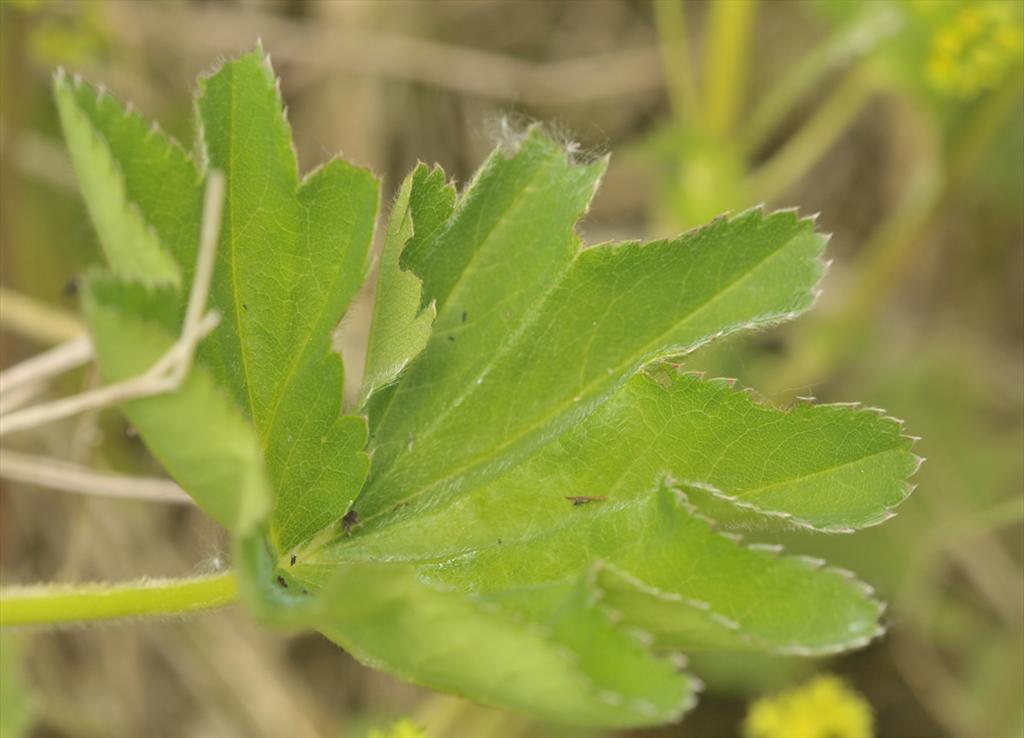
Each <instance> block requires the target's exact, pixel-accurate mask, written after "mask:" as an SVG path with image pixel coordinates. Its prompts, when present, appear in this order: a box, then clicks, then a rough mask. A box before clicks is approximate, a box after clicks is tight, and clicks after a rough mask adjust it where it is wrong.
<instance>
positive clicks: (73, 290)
mask: <svg viewBox="0 0 1024 738" xmlns="http://www.w3.org/2000/svg"><path fill="white" fill-rule="evenodd" d="M62 292H63V293H64V297H74V296H75V295H77V294H78V277H72V278H71V279H69V280H68V281H67V284H65V285H64V289H63V290H62ZM463 320H465V318H463Z"/></svg>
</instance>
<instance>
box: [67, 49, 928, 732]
mask: <svg viewBox="0 0 1024 738" xmlns="http://www.w3.org/2000/svg"><path fill="white" fill-rule="evenodd" d="M56 84H57V95H58V101H59V103H58V104H59V105H60V106H61V108H62V119H63V121H64V125H65V127H66V129H67V130H68V136H69V140H70V143H71V147H72V149H73V151H75V150H77V152H78V153H73V156H74V157H75V158H76V166H78V167H79V169H80V170H81V172H82V177H83V184H84V186H86V187H87V188H88V189H90V190H91V193H90V194H89V195H87V197H86V202H87V205H88V207H89V209H90V213H91V214H92V216H93V219H94V221H95V222H96V225H97V230H98V232H99V233H100V237H101V240H103V241H104V244H105V248H106V250H107V255H108V259H109V261H110V262H111V267H112V270H113V273H114V274H113V275H112V276H93V277H92V278H90V280H89V282H88V285H87V289H86V291H85V300H86V312H87V317H88V320H89V324H90V329H91V330H92V332H93V335H94V339H95V342H96V345H97V350H98V355H99V361H100V366H101V369H102V372H103V375H104V377H105V378H106V379H107V380H108V381H115V380H117V379H119V378H124V377H128V376H133V375H135V374H137V373H139V372H140V371H142V370H144V369H146V368H148V366H149V365H150V364H152V362H153V361H155V359H156V358H157V357H159V356H160V355H161V354H162V353H163V352H164V351H166V349H167V348H168V347H169V346H170V345H171V344H172V342H173V341H174V338H175V336H176V335H177V332H178V331H179V330H180V325H181V320H182V315H183V307H184V305H185V302H186V298H187V296H188V294H189V289H190V288H191V282H192V275H193V272H194V261H195V258H196V242H197V240H198V234H199V227H200V219H201V204H202V190H203V178H204V177H203V173H204V172H205V171H206V170H207V169H208V168H211V167H212V168H216V169H219V170H222V171H223V172H225V174H226V178H227V196H226V204H225V211H224V218H223V227H222V230H221V234H220V242H219V246H218V251H217V263H216V269H215V274H214V279H213V285H212V292H211V297H210V307H211V308H213V309H216V310H217V311H218V312H219V314H220V316H221V323H220V325H219V326H218V328H217V329H216V330H215V331H214V332H213V333H212V334H211V335H210V336H209V337H208V338H207V339H205V340H204V341H203V342H202V343H201V344H200V348H199V352H198V357H197V361H196V363H195V366H194V368H193V370H192V372H191V374H190V375H189V377H188V379H187V381H186V383H185V385H184V386H183V387H182V388H181V389H180V390H179V391H177V392H175V393H170V394H166V395H163V396H159V397H153V398H148V399H144V400H137V401H134V402H131V403H128V404H126V406H125V412H126V413H127V414H128V416H129V417H130V418H132V420H133V422H135V423H136V425H137V426H138V427H139V430H140V432H141V434H142V436H143V438H144V439H145V440H146V442H147V445H148V446H149V447H150V448H151V449H152V450H153V452H154V454H155V455H156V456H157V457H158V458H159V459H160V460H161V461H162V462H163V463H164V464H165V465H166V466H167V468H168V470H169V471H170V472H171V473H172V475H173V476H174V477H175V478H176V479H178V480H179V481H180V482H181V483H182V485H183V486H184V487H185V488H186V489H188V490H189V491H190V492H191V493H192V494H193V495H194V496H195V497H196V499H197V500H198V501H199V503H200V504H201V505H202V506H203V507H204V509H206V510H208V511H209V512H210V514H211V515H212V516H213V517H215V518H216V519H217V520H219V521H220V522H222V523H223V524H224V525H225V526H227V527H228V528H230V529H231V530H232V531H233V533H234V534H235V544H236V545H235V552H236V563H237V565H238V567H239V569H240V572H241V574H242V576H241V578H240V587H241V591H242V593H243V597H244V599H245V601H246V602H247V604H248V605H249V606H250V608H251V610H252V612H254V613H255V614H256V615H258V616H260V617H261V618H263V619H265V620H266V621H267V622H270V623H274V624H279V625H283V626H286V627H303V628H315V629H318V630H320V631H322V632H324V633H325V634H327V635H328V636H329V637H331V638H332V639H334V640H336V641H338V642H339V643H341V644H343V645H344V646H345V647H346V648H347V649H348V650H350V651H351V652H352V653H353V654H354V655H356V656H357V657H358V658H360V659H361V660H363V661H364V662H366V663H370V664H373V665H376V666H380V667H382V668H385V669H387V670H389V671H391V672H393V673H395V674H397V675H399V676H402V677H404V678H408V679H411V680H414V681H417V682H419V683H422V684H425V685H428V686H432V687H434V688H437V689H444V690H450V691H454V692H459V693H462V694H466V695H468V696H471V697H473V698H474V699H478V700H481V701H484V702H487V703H490V704H495V705H500V706H504V707H509V708H514V709H523V710H528V711H531V712H534V713H536V714H539V715H542V716H544V717H546V718H548V719H551V720H554V721H558V722H573V723H580V724H587V725H603V726H636V725H645V724H652V723H658V722H665V721H667V720H672V719H675V718H676V717H677V716H678V715H679V714H680V712H681V711H683V710H685V709H686V708H687V707H688V706H690V705H691V704H692V703H693V692H694V690H695V683H696V680H695V679H694V678H692V677H689V676H686V675H684V674H681V673H679V671H678V662H677V660H675V659H673V658H670V657H669V658H666V657H665V656H666V654H665V651H672V650H675V649H686V650H690V651H697V650H707V649H712V650H715V649H718V650H734V651H747V652H763V653H782V654H801V655H818V654H830V653H835V652H838V651H842V650H845V649H849V648H854V647H857V646H860V645H863V644H865V643H867V642H868V641H869V640H870V639H871V638H872V637H874V636H876V635H877V634H878V633H879V632H880V627H879V625H878V618H879V615H880V612H881V606H880V604H879V603H878V602H876V601H875V599H874V598H873V596H872V593H871V590H870V588H869V587H867V585H864V584H862V583H860V582H858V581H856V580H855V579H854V577H853V575H852V574H851V573H849V572H846V571H844V570H840V569H834V568H828V567H825V566H824V565H823V562H820V561H818V560H815V559H809V558H806V557H799V556H786V555H783V554H782V553H780V552H779V551H778V550H777V548H776V547H774V546H771V545H764V544H756V543H755V544H744V543H742V542H741V541H740V540H739V537H738V536H736V535H734V534H733V533H730V532H728V530H729V529H730V528H733V527H742V528H754V527H763V528H766V529H769V530H770V531H771V532H772V533H775V532H777V531H778V530H779V529H780V528H785V527H790V526H798V527H802V528H805V529H811V530H815V531H849V530H853V529H855V528H859V527H863V526H867V525H873V524H875V523H878V522H881V521H882V520H884V519H885V518H886V517H888V516H890V515H891V514H892V512H891V511H892V508H894V507H895V506H896V505H897V504H899V502H900V501H902V499H903V498H904V497H905V496H906V494H907V492H908V490H909V488H908V486H907V484H906V481H905V480H906V477H908V476H909V475H910V474H912V473H913V471H914V470H915V468H916V466H917V464H918V459H917V457H915V456H914V455H913V454H912V453H911V451H910V445H911V439H909V438H907V437H904V436H903V435H902V431H901V428H900V424H899V423H898V422H897V421H894V420H892V419H891V418H886V417H882V416H881V415H880V414H879V413H877V412H874V411H871V410H863V409H858V408H854V407H848V406H817V407H814V406H810V405H800V406H797V407H795V408H792V409H790V410H779V409H776V408H773V407H770V406H768V405H767V404H765V403H763V402H759V401H757V400H756V399H755V398H753V397H751V396H750V395H749V394H748V393H744V392H738V391H735V390H734V389H733V388H732V386H731V384H730V383H729V382H727V381H725V380H703V379H702V378H699V377H695V376H692V375H686V374H680V373H679V372H678V368H677V367H676V366H675V365H674V364H669V363H667V362H670V361H674V360H676V359H678V358H679V357H683V356H686V355H687V354H689V353H690V352H692V351H695V350H697V349H699V348H700V347H701V346H703V345H705V344H707V343H708V342H709V341H712V340H714V339H715V338H717V337H720V336H723V335H725V334H728V333H731V332H735V331H740V330H750V329H756V328H759V327H763V326H765V325H770V324H773V323H777V322H779V321H783V320H787V319H789V318H792V317H793V316H795V315H796V314H798V313H799V312H801V311H802V310H804V309H806V308H807V307H808V306H809V305H810V304H811V302H812V301H813V298H814V294H815V285H816V283H817V280H818V279H819V277H820V275H821V273H822V269H823V265H822V261H821V259H820V255H821V251H822V249H823V246H824V240H825V239H824V238H823V237H822V236H820V235H818V234H816V233H815V232H814V226H813V222H812V221H810V220H808V219H801V218H799V217H798V216H797V215H796V214H795V213H793V212H788V211H783V212H777V213H771V214H765V213H763V212H761V211H759V210H752V211H747V212H744V213H741V214H739V215H737V216H735V217H731V218H720V219H717V220H715V221H713V222H712V223H710V224H709V225H707V226H705V227H704V228H701V229H698V230H695V231H691V232H689V233H685V234H683V235H681V236H679V237H678V238H676V239H672V240H668V241H656V242H652V243H638V242H630V243H621V244H602V245H598V246H594V247H591V248H584V247H583V245H582V243H581V240H580V238H579V236H578V234H577V232H576V224H577V222H578V221H579V219H580V218H581V217H583V215H584V214H585V213H586V210H587V208H588V206H589V203H590V200H591V198H592V197H593V194H594V191H595V188H596V186H597V183H598V181H599V179H600V177H601V175H602V174H603V172H604V169H605V166H606V161H605V160H598V161H590V162H580V161H577V160H576V159H575V155H574V154H572V153H569V152H567V151H566V150H565V148H564V147H563V146H561V145H560V144H558V143H557V142H555V141H553V140H552V139H551V138H550V137H548V136H547V135H545V134H544V132H543V131H542V130H541V129H539V128H537V127H534V128H531V129H530V130H528V131H527V132H525V133H524V134H523V136H521V137H520V138H519V139H518V140H517V141H516V144H515V146H514V147H511V148H509V147H505V148H502V149H499V150H497V151H496V152H495V153H494V154H493V155H492V156H491V157H490V158H489V159H488V161H487V162H486V163H485V165H484V166H483V168H482V169H481V170H480V172H479V173H478V174H477V175H476V176H475V178H474V179H473V181H472V182H471V184H470V185H469V186H468V187H467V188H466V190H465V191H464V192H463V193H462V194H461V195H460V196H458V197H456V194H455V190H454V189H453V188H452V187H451V186H450V185H449V184H447V183H446V182H445V178H444V173H443V172H442V171H441V170H440V169H436V168H435V169H433V170H431V169H429V168H428V167H426V166H424V165H420V166H419V167H417V168H416V170H415V171H414V172H413V173H412V174H411V175H410V176H409V177H408V178H407V179H406V180H405V182H404V183H403V185H402V188H401V190H400V191H399V194H398V196H397V198H396V201H395V204H394V206H393V209H392V213H391V217H390V220H389V223H388V228H387V232H386V236H385V243H384V248H383V252H382V258H381V265H380V272H379V275H380V276H379V280H378V292H377V303H376V306H375V314H374V319H373V325H372V329H371V338H370V344H369V347H368V356H367V372H366V377H365V379H364V382H363V387H362V390H361V397H360V406H361V407H362V408H364V409H365V412H366V413H367V415H368V417H367V418H363V417H352V416H345V415H343V414H342V406H341V397H342V380H343V372H342V364H341V361H340V358H339V357H338V356H337V355H336V354H335V353H333V352H332V351H331V345H330V342H331V334H332V332H333V330H334V328H335V326H336V325H337V323H338V321H339V320H340V318H341V316H342V314H343V312H344V310H345V308H346V307H347V305H348V304H349V302H350V301H351V299H352V297H353V295H354V294H355V292H356V290H357V289H358V288H359V286H360V284H361V282H362V279H363V277H364V274H365V271H366V263H367V259H366V257H367V253H368V244H369V240H370V238H371V234H372V232H373V228H374V219H375V215H376V207H377V198H378V192H377V184H376V182H375V180H374V179H373V177H372V175H370V174H369V173H368V172H366V171H363V170H360V169H357V168H354V167H352V166H350V165H348V164H345V163H344V162H342V161H340V160H335V161H332V162H330V163H328V164H327V165H326V166H324V167H322V168H321V169H318V170H316V171H315V172H313V173H312V174H310V175H308V176H306V177H305V178H300V176H299V173H298V166H297V163H296V158H295V154H294V151H293V150H292V147H291V133H290V130H289V127H288V123H287V120H286V119H285V116H284V112H283V109H282V104H281V99H280V95H279V93H278V90H277V85H276V81H275V79H274V76H273V73H272V71H271V70H270V67H269V64H268V62H267V60H266V58H265V56H264V54H263V52H262V50H257V51H255V52H252V53H249V54H245V55H243V56H242V57H240V58H238V59H236V60H232V61H229V62H226V63H225V64H224V65H222V66H221V67H220V68H219V69H218V70H217V71H215V72H214V73H212V74H211V75H209V76H206V77H204V78H203V79H201V81H200V84H199V94H198V98H197V104H196V111H197V118H198V128H199V139H200V140H199V146H198V150H199V153H200V155H201V157H202V160H201V162H200V163H199V164H196V163H195V162H193V161H192V160H191V159H190V158H189V157H188V156H187V155H186V154H185V153H184V152H183V151H182V150H181V149H180V148H178V147H176V146H174V145H172V144H170V143H169V142H168V141H167V140H166V139H165V138H164V137H163V136H162V134H160V133H159V132H158V131H154V130H151V129H150V128H149V127H148V126H146V125H145V123H144V122H143V121H142V120H141V119H140V118H138V116H135V115H133V114H127V115H126V114H123V113H122V112H121V110H120V108H119V106H117V105H116V103H113V102H112V101H111V100H110V99H109V98H107V97H105V96H103V95H96V94H95V93H93V92H92V91H91V90H89V88H87V87H85V86H83V85H74V84H68V83H67V81H66V80H64V79H63V78H58V80H57V83H56ZM129 245H130V246H131V248H128V246H129ZM368 429H369V443H368V447H369V448H368V450H369V452H371V453H372V454H373V465H372V469H370V470H369V472H368V466H369V458H370V457H369V455H368V453H367V450H366V449H364V446H366V445H367V433H368ZM652 483H657V485H656V487H655V489H654V490H653V491H652V489H651V487H652ZM357 497H358V499H357ZM353 500H355V504H354V507H353ZM271 509H272V513H271V512H270V511H271ZM357 511H358V512H357ZM481 654H486V658H481Z"/></svg>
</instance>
